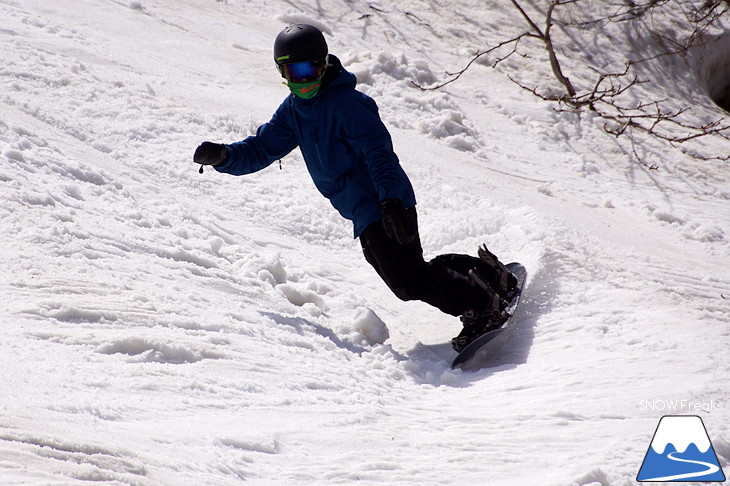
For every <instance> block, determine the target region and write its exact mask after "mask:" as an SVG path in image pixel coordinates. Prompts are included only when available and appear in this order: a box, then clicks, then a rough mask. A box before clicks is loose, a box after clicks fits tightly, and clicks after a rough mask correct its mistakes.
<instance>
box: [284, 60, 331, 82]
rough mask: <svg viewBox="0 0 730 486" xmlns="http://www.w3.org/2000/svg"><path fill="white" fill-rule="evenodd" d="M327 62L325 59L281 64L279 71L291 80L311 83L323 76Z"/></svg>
mask: <svg viewBox="0 0 730 486" xmlns="http://www.w3.org/2000/svg"><path fill="white" fill-rule="evenodd" d="M326 67H327V63H326V61H325V60H324V59H316V60H314V61H303V62H292V63H289V64H280V65H279V72H280V73H281V75H282V76H283V77H284V78H285V79H286V80H287V81H289V82H292V83H297V84H301V83H310V82H312V81H316V80H318V79H319V78H320V77H322V74H323V73H324V70H325V68H326Z"/></svg>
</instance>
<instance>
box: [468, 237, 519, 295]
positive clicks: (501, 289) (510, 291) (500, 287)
mask: <svg viewBox="0 0 730 486" xmlns="http://www.w3.org/2000/svg"><path fill="white" fill-rule="evenodd" d="M477 254H478V255H479V259H480V260H481V261H482V262H484V263H485V264H486V265H487V266H489V269H491V271H492V274H493V276H494V277H493V278H492V279H491V281H489V282H487V281H486V279H485V278H483V276H481V275H479V274H478V270H476V269H475V273H477V276H478V277H479V279H480V281H478V282H477V283H479V284H480V285H481V286H482V287H484V286H485V285H489V287H491V288H492V290H493V291H494V292H497V293H498V294H499V296H500V297H501V298H502V299H504V300H506V301H508V302H509V301H510V300H512V297H514V291H515V288H516V287H517V278H515V276H514V275H512V274H511V273H510V271H509V270H508V269H507V267H505V266H504V264H503V263H502V262H500V261H499V259H498V258H497V257H496V256H495V255H494V253H492V252H491V251H489V250H488V249H487V245H484V244H482V246H481V247H480V248H479V250H478V252H477ZM472 278H474V277H472Z"/></svg>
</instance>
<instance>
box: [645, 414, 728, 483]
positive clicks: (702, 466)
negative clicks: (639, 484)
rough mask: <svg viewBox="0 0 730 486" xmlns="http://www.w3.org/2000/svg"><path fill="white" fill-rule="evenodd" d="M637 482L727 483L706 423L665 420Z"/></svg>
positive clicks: (693, 419)
mask: <svg viewBox="0 0 730 486" xmlns="http://www.w3.org/2000/svg"><path fill="white" fill-rule="evenodd" d="M636 480H637V481H656V482H670V481H672V482H674V481H676V482H684V481H703V482H723V481H725V474H724V473H723V471H722V468H721V467H720V463H719V462H718V461H717V455H716V454H715V449H713V447H712V442H710V436H708V435H707V430H706V429H705V424H704V423H703V422H702V419H701V418H700V417H698V416H696V415H665V416H664V417H662V418H661V420H659V425H658V426H657V429H656V432H654V438H653V439H652V440H651V444H650V445H649V450H648V451H646V456H645V457H644V462H643V463H642V464H641V469H640V470H639V475H638V476H637V477H636Z"/></svg>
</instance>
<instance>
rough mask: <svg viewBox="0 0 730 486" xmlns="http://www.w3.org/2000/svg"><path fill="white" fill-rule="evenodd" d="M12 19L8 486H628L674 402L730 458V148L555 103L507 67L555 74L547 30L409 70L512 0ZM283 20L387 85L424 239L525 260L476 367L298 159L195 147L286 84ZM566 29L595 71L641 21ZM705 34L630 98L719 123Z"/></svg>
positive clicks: (242, 126) (6, 35) (154, 1)
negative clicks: (548, 60) (698, 419)
mask: <svg viewBox="0 0 730 486" xmlns="http://www.w3.org/2000/svg"><path fill="white" fill-rule="evenodd" d="M0 10H1V11H2V18H3V22H2V27H0V38H2V42H3V49H2V67H1V68H0V162H1V163H0V187H1V189H0V198H2V205H0V225H1V229H2V233H3V238H2V240H1V242H0V264H1V265H2V268H3V274H2V278H0V291H1V292H2V295H3V297H4V298H3V299H2V301H1V302H0V316H1V318H2V324H3V326H2V327H3V336H2V339H0V370H1V372H2V379H1V380H0V389H1V393H0V483H2V484H3V485H20V484H23V485H30V484H32V485H63V486H71V485H81V484H86V482H88V481H98V482H101V483H103V484H110V485H142V486H151V485H155V486H157V485H187V484H206V485H232V484H241V483H243V482H246V483H249V484H257V485H258V484H262V485H264V484H317V485H324V484H353V483H358V484H383V483H387V484H393V485H399V484H403V485H430V484H434V485H435V484H439V485H443V484H489V485H514V484H544V485H589V484H590V485H596V484H601V485H604V486H605V485H628V484H634V478H635V477H636V474H637V472H638V470H639V467H640V465H641V461H642V459H643V457H644V455H645V452H646V450H647V447H648V444H649V443H650V441H651V439H652V434H653V432H654V431H655V429H656V426H657V423H658V420H659V418H660V417H661V416H662V415H666V414H696V413H697V408H696V407H695V408H691V409H682V408H681V407H680V408H679V409H672V410H670V409H668V408H669V407H668V406H667V404H672V403H675V404H676V403H685V402H686V403H695V404H696V403H702V404H709V403H712V404H713V406H712V407H700V409H703V408H706V410H704V411H703V414H702V418H703V421H704V423H705V426H706V427H707V431H708V433H709V437H710V439H711V440H712V444H713V445H714V449H715V451H716V452H717V454H718V456H719V458H720V463H721V465H722V466H723V467H724V468H725V470H727V465H728V460H730V428H729V425H728V424H730V420H729V418H730V416H729V411H730V402H729V397H728V390H730V378H729V377H730V374H729V373H730V364H728V360H727V348H728V344H730V331H729V330H728V329H730V327H729V326H728V324H730V306H729V305H728V300H727V299H728V295H729V294H730V251H729V250H728V241H729V238H730V191H729V190H728V181H729V180H730V169H728V166H727V161H722V160H718V159H713V158H712V157H716V156H717V155H718V154H719V155H723V154H727V153H728V152H730V150H729V149H728V145H727V142H724V141H722V140H718V139H717V138H714V137H713V138H706V139H702V140H698V141H695V142H694V143H692V144H688V145H687V146H686V147H684V146H683V147H681V148H680V150H677V149H674V148H671V147H669V146H668V145H666V144H664V143H662V142H659V141H656V140H654V141H652V140H644V141H643V143H641V144H639V146H636V147H631V145H630V144H629V143H627V142H626V141H625V140H619V139H615V138H614V137H611V136H609V135H607V134H605V133H604V131H603V122H602V121H601V120H599V119H596V118H595V117H594V116H592V115H590V114H585V113H584V114H581V115H577V114H573V113H566V112H557V111H555V110H554V108H555V106H554V105H553V104H551V103H546V102H543V101H542V100H539V99H538V98H536V97H535V96H533V95H532V94H530V93H529V92H526V91H525V90H522V89H520V88H519V87H517V86H516V85H515V84H513V83H512V82H511V81H509V79H508V78H507V77H506V74H511V75H518V78H519V79H520V81H521V82H523V83H526V84H528V85H540V86H543V87H545V89H553V90H557V89H559V86H556V85H555V83H554V81H552V79H551V78H550V74H549V70H548V69H546V64H545V63H544V59H543V57H544V55H543V54H541V53H540V52H539V51H537V50H535V51H534V52H533V56H532V57H531V58H523V57H512V58H510V59H508V60H507V61H504V62H503V63H501V64H500V66H499V67H498V69H492V68H491V65H492V63H493V62H494V60H495V58H491V59H484V60H483V61H479V62H478V63H476V64H475V65H474V66H473V67H472V68H471V69H470V71H468V72H467V73H466V74H465V75H464V76H463V77H462V78H461V79H460V80H459V81H457V82H456V83H453V84H450V85H449V86H448V87H447V88H445V89H443V90H438V91H425V92H424V91H421V90H419V89H417V88H415V87H414V86H413V85H412V84H411V81H415V82H417V83H422V84H427V85H428V84H431V83H434V82H437V81H439V80H441V79H443V76H444V75H443V72H445V71H454V70H458V69H461V67H462V66H463V65H464V64H465V63H466V61H467V59H468V58H469V56H470V54H471V53H473V52H474V51H475V50H476V49H478V48H484V46H485V45H495V44H496V43H498V42H500V41H502V40H505V39H507V38H510V37H511V36H512V35H513V34H515V33H519V31H520V30H521V29H522V27H521V25H522V24H520V22H521V20H522V19H520V18H519V17H517V15H516V14H515V12H514V11H513V10H512V7H511V5H510V4H509V3H508V2H504V3H502V4H500V5H497V4H494V5H492V4H490V5H485V4H484V2H476V1H472V0H469V1H465V2H459V4H458V5H449V4H443V5H442V4H438V3H434V2H420V1H416V0H408V1H405V2H398V4H397V5H392V4H388V3H370V4H361V3H353V2H334V1H327V0H320V1H316V2H315V1H308V0H307V1H303V2H298V3H297V4H296V6H294V4H293V3H291V2H285V1H281V0H267V1H265V2H255V3H254V2H250V1H248V0H226V1H221V0H217V1H212V0H179V1H177V2H175V5H174V7H173V6H171V5H170V4H169V2H162V1H160V0H143V1H134V2H126V1H114V0H88V1H86V2H75V1H71V0H57V1H54V2H46V1H43V0H23V1H18V0H1V1H0ZM677 18H679V17H677V16H674V15H667V16H659V15H657V16H655V17H654V18H653V19H652V21H653V22H654V25H655V27H657V28H659V29H664V31H667V32H669V31H672V29H676V28H677V25H678V22H679V21H678V20H677ZM291 21H310V22H313V23H316V25H319V26H321V27H322V28H323V29H324V30H325V31H326V32H327V39H328V43H329V45H330V50H331V52H333V53H335V54H337V55H338V56H339V57H340V58H341V59H342V60H343V62H344V63H345V64H346V66H347V67H348V68H349V69H351V70H352V71H353V72H355V73H356V74H357V76H358V78H359V79H360V82H361V84H360V88H361V89H362V90H363V91H364V92H366V93H368V94H369V95H371V96H373V97H374V98H375V99H376V101H377V102H378V104H379V107H380V110H381V116H382V118H383V120H384V121H385V122H386V124H387V126H388V127H389V129H390V130H391V133H392V135H393V139H394V143H395V147H396V151H397V153H398V154H399V157H400V158H401V161H402V163H403V166H404V168H405V169H406V171H407V172H408V174H409V176H410V177H411V178H412V180H413V184H414V187H415V189H416V194H417V197H418V200H419V221H420V225H421V233H422V240H423V244H424V248H425V251H426V254H427V256H429V257H432V256H435V255H438V254H441V253H446V252H468V253H472V254H474V253H475V252H476V249H477V247H478V246H479V245H480V244H481V243H484V242H485V243H487V244H488V245H489V248H490V250H492V251H494V252H495V253H496V254H497V255H499V256H500V257H501V258H502V259H503V260H505V261H512V260H517V261H520V262H522V263H523V264H525V266H526V267H527V269H528V272H529V275H528V282H527V287H526V291H525V297H524V301H523V303H522V304H521V306H520V310H519V313H518V315H517V316H516V323H515V329H514V330H513V331H512V332H511V334H510V336H509V339H508V340H506V341H505V342H503V343H501V344H499V346H498V347H497V348H496V349H495V352H494V354H493V355H492V356H491V357H490V358H489V361H488V362H487V363H485V364H487V365H488V366H487V367H485V368H484V369H481V370H478V371H460V370H451V369H450V367H449V363H450V359H451V358H452V357H453V353H452V351H451V350H450V346H449V344H448V341H449V339H450V338H451V337H452V336H454V335H456V334H457V333H458V331H459V322H458V320H456V319H455V318H452V317H449V316H445V315H443V314H441V313H439V311H437V310H436V309H433V308H430V307H428V306H426V305H425V304H421V303H414V302H411V303H404V302H401V301H399V300H398V299H396V298H395V297H394V296H393V295H392V294H391V293H390V292H389V291H388V289H387V288H386V287H385V285H384V284H383V283H382V282H381V281H380V280H379V278H378V276H377V275H376V274H375V272H374V271H373V270H372V268H370V267H369V266H368V264H367V263H366V262H365V261H364V258H363V257H362V253H361V250H360V248H359V244H358V242H357V241H355V240H353V239H352V238H351V227H350V225H349V223H348V222H346V221H343V220H342V219H341V218H340V217H339V215H338V214H337V212H336V211H335V210H334V209H332V208H331V207H330V206H329V204H328V202H327V201H326V200H324V199H323V198H322V197H321V196H320V195H319V194H318V193H317V191H316V189H315V188H314V187H313V185H312V183H311V182H310V181H309V178H308V175H307V174H306V169H305V167H304V163H303V161H302V159H301V156H300V154H299V153H298V151H297V152H294V153H292V154H291V155H289V156H287V157H286V158H285V159H284V160H283V161H282V164H281V170H280V168H279V166H278V165H277V164H274V165H272V166H271V167H269V168H267V169H265V170H264V171H262V172H260V173H257V174H254V175H250V176H246V177H231V176H226V175H223V174H217V173H215V171H213V170H207V171H206V172H205V173H204V174H203V175H201V174H199V173H198V167H197V166H195V165H194V164H193V163H192V161H191V158H192V153H193V151H194V149H195V147H196V146H197V145H198V144H199V143H200V142H201V141H203V140H213V141H226V142H230V141H236V140H241V139H243V138H245V137H246V136H247V135H249V134H251V133H253V132H254V131H255V129H256V127H257V126H258V125H259V124H260V123H263V122H265V121H267V120H268V118H269V116H270V115H271V113H272V112H273V110H274V109H275V108H276V107H277V106H278V104H279V103H280V102H281V100H282V99H283V97H284V96H286V94H287V90H286V88H285V87H284V86H281V84H280V78H279V77H278V74H277V72H276V70H275V69H274V67H273V62H272V58H271V46H272V43H273V39H274V37H275V35H276V33H278V32H279V30H280V29H281V28H283V26H284V25H285V23H286V22H291ZM556 32H558V33H556V34H555V35H557V36H560V37H559V40H560V42H561V45H565V46H567V47H566V48H565V49H566V55H565V56H564V57H565V59H566V61H565V64H564V69H565V70H566V71H567V72H569V73H570V75H571V79H572V80H573V82H574V83H576V84H578V85H579V86H581V88H582V89H586V87H587V86H590V85H591V83H592V82H593V81H594V80H595V77H594V73H592V72H591V71H589V70H588V69H587V68H585V66H584V63H583V62H582V60H583V59H585V58H592V59H594V60H598V61H597V63H598V64H599V65H605V66H607V67H606V69H609V68H612V69H617V68H620V67H621V66H622V63H623V62H624V61H625V58H626V55H632V56H633V55H635V54H637V55H638V54H646V53H647V52H650V51H651V46H652V43H651V42H652V39H651V37H650V36H649V35H648V34H647V33H645V32H635V31H631V30H630V29H628V28H627V27H625V26H623V25H607V26H604V32H605V33H607V34H610V39H611V43H610V44H609V43H608V42H607V41H606V40H605V39H608V36H607V37H606V38H603V37H601V36H599V35H595V32H594V31H591V30H590V29H587V30H586V31H585V32H583V33H581V34H578V35H580V36H582V37H580V39H574V42H571V39H569V38H568V37H567V36H566V35H565V33H563V32H560V31H559V30H557V29H556ZM711 34H712V35H713V36H714V37H713V39H712V42H710V43H708V44H706V45H705V46H704V47H702V48H698V49H697V50H696V51H693V52H692V53H691V55H688V56H684V57H681V58H672V59H671V60H668V59H667V58H663V59H661V60H658V61H656V62H650V63H643V64H642V65H641V70H642V72H641V75H642V76H643V77H646V78H649V79H651V80H653V82H652V84H651V87H648V86H640V87H639V89H638V91H637V93H638V94H637V95H636V96H637V97H641V96H650V97H651V98H650V99H667V100H668V103H670V105H671V106H674V107H682V106H686V105H691V106H692V111H691V114H690V115H691V116H692V117H693V119H696V120H700V121H703V122H709V121H712V120H715V119H717V118H718V117H722V116H724V112H722V111H721V110H720V109H719V108H718V107H717V106H716V105H714V104H713V102H712V101H711V99H710V97H709V96H708V90H711V91H712V94H713V96H714V95H716V93H717V92H718V90H719V89H720V87H721V86H722V82H721V79H722V77H723V75H722V73H723V72H724V73H727V66H726V64H727V63H726V62H725V57H723V56H725V54H724V53H726V52H727V51H728V49H730V41H729V40H728V36H727V35H724V36H723V35H721V34H722V32H714V31H713V32H712V33H711ZM579 41H580V42H579ZM577 46H581V48H580V49H579V48H578V47H577ZM522 49H525V50H527V49H528V44H525V45H524V46H523V47H522ZM644 57H646V56H644ZM609 70H610V69H609ZM725 77H726V76H725ZM642 90H643V91H642ZM725 119H726V120H727V117H726V118H725ZM634 151H636V153H637V154H639V155H640V156H641V157H642V158H643V160H645V161H646V162H648V163H649V164H655V165H657V166H658V170H649V169H648V168H647V165H645V164H641V163H639V162H638V161H637V160H636V157H635V156H634ZM692 155H705V156H707V157H710V159H709V160H701V159H698V158H696V157H693V156H692ZM683 401H684V402H683ZM648 404H651V405H652V406H648ZM657 404H659V405H661V406H657ZM715 405H716V406H715Z"/></svg>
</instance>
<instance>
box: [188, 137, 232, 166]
mask: <svg viewBox="0 0 730 486" xmlns="http://www.w3.org/2000/svg"><path fill="white" fill-rule="evenodd" d="M227 160H228V148H227V147H226V146H225V145H223V144H222V143H213V142H203V143H201V144H200V145H199V146H198V148H197V149H195V154H194V155H193V162H195V163H196V164H200V165H212V166H214V167H215V166H216V165H221V164H223V163H225V162H226V161H227Z"/></svg>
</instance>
